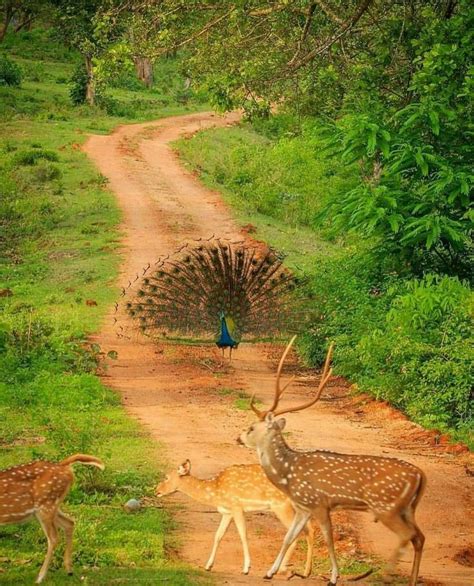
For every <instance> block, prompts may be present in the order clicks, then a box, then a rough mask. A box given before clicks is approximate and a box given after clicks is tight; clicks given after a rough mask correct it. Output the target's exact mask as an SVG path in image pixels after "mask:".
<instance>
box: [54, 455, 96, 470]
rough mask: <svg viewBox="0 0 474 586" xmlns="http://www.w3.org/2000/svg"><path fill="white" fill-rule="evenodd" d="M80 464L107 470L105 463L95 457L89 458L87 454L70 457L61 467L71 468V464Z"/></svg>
mask: <svg viewBox="0 0 474 586" xmlns="http://www.w3.org/2000/svg"><path fill="white" fill-rule="evenodd" d="M76 462H79V463H80V464H86V465H87V466H96V467H97V468H100V469H101V470H103V469H104V468H105V466H104V463H103V462H102V460H99V458H96V457H95V456H89V455H87V454H74V455H73V456H69V458H66V459H65V460H63V461H62V462H61V466H70V465H71V464H75V463H76Z"/></svg>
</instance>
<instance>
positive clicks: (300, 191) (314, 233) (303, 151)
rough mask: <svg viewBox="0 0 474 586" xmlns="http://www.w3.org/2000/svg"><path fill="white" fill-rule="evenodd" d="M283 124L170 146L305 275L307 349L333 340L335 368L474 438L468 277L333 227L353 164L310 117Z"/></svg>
mask: <svg viewBox="0 0 474 586" xmlns="http://www.w3.org/2000/svg"><path fill="white" fill-rule="evenodd" d="M294 123H295V128H296V127H298V124H297V122H296V121H294ZM290 129H291V118H289V117H288V116H281V117H273V118H272V119H271V120H270V121H268V122H262V121H258V122H257V123H254V124H249V123H247V124H244V125H241V126H240V127H238V128H233V129H225V130H211V131H204V132H202V133H200V134H198V135H196V136H195V137H194V138H192V139H189V140H183V141H180V142H179V143H178V145H177V148H178V149H179V151H180V152H181V154H182V156H183V157H184V159H185V160H186V161H187V162H189V164H190V165H191V166H192V167H193V168H194V169H197V170H198V171H199V172H200V173H201V175H202V177H203V179H204V180H205V181H206V182H208V183H209V184H210V185H211V186H212V187H214V188H216V187H217V188H218V189H220V190H221V191H223V193H224V195H225V196H226V198H227V200H228V201H229V203H230V204H231V205H233V206H234V207H235V208H236V209H237V210H238V212H239V214H240V217H241V221H242V223H243V224H251V225H253V226H255V227H256V228H257V232H256V235H255V236H256V237H257V238H259V239H263V240H266V241H268V242H270V243H271V244H273V245H274V246H276V247H277V248H278V249H279V250H281V251H283V252H285V253H286V254H287V255H288V259H287V262H288V263H290V264H292V265H294V266H295V267H297V268H298V270H300V271H301V270H302V271H303V272H304V273H305V274H306V275H308V276H309V277H310V284H311V289H312V293H313V295H312V297H313V301H312V306H313V310H314V311H315V315H316V316H317V317H316V319H315V321H314V323H313V324H312V326H311V328H310V329H309V330H308V331H307V332H306V333H305V335H304V336H303V338H302V340H301V342H300V351H301V353H302V355H303V356H304V357H305V358H306V360H307V361H308V362H309V363H312V364H314V363H316V364H318V363H320V361H321V360H322V359H323V357H324V353H325V346H326V343H327V340H328V339H332V340H335V341H336V349H335V365H336V370H337V372H338V373H340V374H343V375H345V376H347V377H348V378H349V380H351V381H352V382H353V383H357V385H358V387H359V388H360V389H361V390H364V391H368V392H370V393H372V394H375V395H376V396H377V397H379V398H382V399H386V400H389V401H390V402H392V403H393V404H395V405H397V406H398V407H400V408H402V409H403V410H405V411H406V412H407V413H408V414H409V416H410V417H412V418H413V419H414V420H415V421H418V422H420V423H422V424H423V425H425V426H427V427H430V428H435V429H440V430H443V431H448V430H449V431H451V432H452V433H454V435H455V436H456V437H457V438H462V439H464V440H465V441H467V442H468V443H472V435H471V434H472V394H471V392H472V377H473V372H472V363H473V362H472V358H473V355H472V311H473V296H472V292H471V290H470V287H469V285H468V284H467V283H466V282H465V280H463V279H460V278H458V277H457V276H447V275H442V274H436V273H434V272H431V271H430V272H428V273H426V274H425V275H418V274H416V275H414V274H413V271H412V270H411V268H410V267H409V266H407V265H406V263H401V262H400V260H399V258H398V256H397V255H396V254H394V253H393V252H391V251H390V252H389V251H387V250H383V249H381V248H383V243H382V242H381V241H380V240H379V239H377V238H375V237H372V238H370V239H366V238H361V237H360V235H358V234H353V233H350V232H348V233H347V234H346V235H343V234H341V233H337V234H334V229H333V223H332V221H331V218H330V217H328V215H327V212H326V209H327V207H326V206H327V205H328V202H331V200H332V198H333V197H334V198H335V197H337V196H338V195H340V194H341V190H345V191H347V190H349V189H351V188H352V187H353V186H354V185H355V184H357V179H358V168H357V166H354V165H353V166H347V165H346V164H344V163H341V162H340V161H338V160H337V159H335V158H334V157H333V156H332V155H330V154H328V153H327V149H326V148H325V145H326V135H325V133H324V132H322V131H321V129H320V127H319V125H318V124H316V125H315V123H314V121H313V120H311V121H308V122H307V123H305V124H303V127H302V128H301V129H300V130H299V131H298V132H297V131H296V130H295V131H294V132H293V133H292V131H291V130H290Z"/></svg>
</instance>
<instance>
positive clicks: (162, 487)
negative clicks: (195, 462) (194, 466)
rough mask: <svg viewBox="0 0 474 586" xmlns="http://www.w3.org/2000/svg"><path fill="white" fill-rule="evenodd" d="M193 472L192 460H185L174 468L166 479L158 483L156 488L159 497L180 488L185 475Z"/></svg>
mask: <svg viewBox="0 0 474 586" xmlns="http://www.w3.org/2000/svg"><path fill="white" fill-rule="evenodd" d="M190 473H191V461H190V460H185V461H184V462H183V463H182V464H180V465H179V466H178V468H176V470H172V471H171V472H169V473H168V474H167V475H166V476H165V479H164V480H162V481H161V482H160V484H158V486H157V487H156V489H155V494H156V496H158V497H161V496H166V495H168V494H173V493H174V492H176V491H177V490H179V482H180V480H181V478H182V477H183V476H189V474H190Z"/></svg>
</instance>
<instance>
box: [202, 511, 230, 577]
mask: <svg viewBox="0 0 474 586" xmlns="http://www.w3.org/2000/svg"><path fill="white" fill-rule="evenodd" d="M231 521H232V515H225V514H223V515H222V519H221V522H220V524H219V527H218V528H217V531H216V534H215V536H214V545H213V546H212V551H211V555H210V556H209V559H208V560H207V564H206V570H210V569H211V568H212V566H213V565H214V560H215V559H216V553H217V548H218V547H219V543H220V542H221V539H222V538H223V537H224V535H225V532H226V531H227V529H228V527H229V525H230V522H231Z"/></svg>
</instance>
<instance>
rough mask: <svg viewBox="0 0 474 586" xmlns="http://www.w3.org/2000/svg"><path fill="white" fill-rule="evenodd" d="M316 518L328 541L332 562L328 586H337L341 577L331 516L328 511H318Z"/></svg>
mask: <svg viewBox="0 0 474 586" xmlns="http://www.w3.org/2000/svg"><path fill="white" fill-rule="evenodd" d="M315 516H316V519H317V520H318V523H319V526H320V528H321V533H322V534H323V537H324V540H325V541H326V545H327V547H328V552H329V559H330V560H331V580H330V581H329V583H328V586H335V585H336V584H337V579H338V577H339V568H338V567H337V560H336V552H335V551H334V539H333V534H332V523H331V516H330V514H329V511H327V510H322V511H318V512H317V513H316V514H315Z"/></svg>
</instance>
